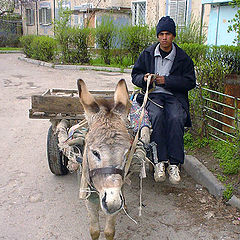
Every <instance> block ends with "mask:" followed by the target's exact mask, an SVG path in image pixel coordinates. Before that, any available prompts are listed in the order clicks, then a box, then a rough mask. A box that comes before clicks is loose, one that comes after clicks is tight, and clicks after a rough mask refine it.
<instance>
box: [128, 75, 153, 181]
mask: <svg viewBox="0 0 240 240" xmlns="http://www.w3.org/2000/svg"><path fill="white" fill-rule="evenodd" d="M150 82H151V75H150V76H148V78H147V89H146V93H145V95H144V99H143V104H142V111H141V115H140V119H139V123H138V130H137V133H136V136H135V138H134V141H133V144H132V147H131V150H130V153H129V155H128V159H127V162H126V165H125V174H124V178H126V176H127V174H128V171H129V168H130V165H131V162H132V158H133V155H134V152H135V150H136V146H137V142H138V139H139V133H140V126H141V123H142V120H143V116H144V112H145V106H146V103H147V99H148V93H149V91H148V89H149V85H150Z"/></svg>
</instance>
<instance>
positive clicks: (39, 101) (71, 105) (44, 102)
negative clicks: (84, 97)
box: [31, 95, 84, 114]
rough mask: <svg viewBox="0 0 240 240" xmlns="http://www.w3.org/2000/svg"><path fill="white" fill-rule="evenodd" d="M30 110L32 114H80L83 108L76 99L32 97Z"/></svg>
mask: <svg viewBox="0 0 240 240" xmlns="http://www.w3.org/2000/svg"><path fill="white" fill-rule="evenodd" d="M31 99H32V110H33V111H34V112H37V111H38V112H47V113H56V114H57V113H68V114H73V113H81V114H83V112H84V111H83V107H82V105H81V104H80V102H79V98H77V97H64V96H62V97H60V96H39V95H33V96H32V98H31Z"/></svg>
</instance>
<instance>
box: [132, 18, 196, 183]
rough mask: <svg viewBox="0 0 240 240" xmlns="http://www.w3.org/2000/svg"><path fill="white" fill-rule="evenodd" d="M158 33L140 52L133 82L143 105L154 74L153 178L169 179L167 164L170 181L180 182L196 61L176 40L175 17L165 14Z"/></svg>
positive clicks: (151, 115) (150, 103)
mask: <svg viewBox="0 0 240 240" xmlns="http://www.w3.org/2000/svg"><path fill="white" fill-rule="evenodd" d="M156 33H157V38H158V43H155V44H153V45H151V46H150V47H148V48H146V49H145V50H144V51H143V52H142V53H141V54H140V56H139V58H138V60H137V61H136V63H135V65H134V67H133V70H132V82H133V84H134V85H136V86H138V87H140V88H141V89H142V93H139V94H138V96H137V102H138V103H139V104H142V102H143V97H144V91H145V90H146V86H147V82H146V81H147V78H148V76H149V75H151V76H154V77H152V78H151V83H150V89H151V91H150V94H149V98H150V100H148V101H147V104H146V109H147V111H148V114H149V118H150V121H151V123H152V130H153V131H152V134H151V142H155V143H156V144H157V162H156V165H155V172H154V178H155V181H157V182H162V181H164V180H165V179H166V173H165V166H167V165H166V163H168V167H167V171H168V174H169V180H170V182H171V183H173V184H178V183H179V182H180V180H181V178H180V173H179V172H180V171H179V165H180V164H183V163H184V142H183V135H184V127H190V126H191V119H190V114H189V101H188V91H189V90H191V89H193V88H194V87H195V86H196V78H195V72H194V65H193V61H192V60H191V58H190V57H189V56H188V55H187V54H186V53H185V52H184V51H183V50H182V49H181V48H180V47H178V45H177V44H175V43H173V40H174V38H175V36H176V26H175V23H174V21H173V19H172V18H170V17H169V16H166V17H162V18H161V19H160V20H159V22H158V24H157V27H156ZM156 75H157V76H156ZM159 105H161V106H163V108H161V107H159Z"/></svg>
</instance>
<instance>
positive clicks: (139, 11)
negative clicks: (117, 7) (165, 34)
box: [132, 2, 146, 25]
mask: <svg viewBox="0 0 240 240" xmlns="http://www.w3.org/2000/svg"><path fill="white" fill-rule="evenodd" d="M145 23H146V2H132V24H133V25H144V24H145Z"/></svg>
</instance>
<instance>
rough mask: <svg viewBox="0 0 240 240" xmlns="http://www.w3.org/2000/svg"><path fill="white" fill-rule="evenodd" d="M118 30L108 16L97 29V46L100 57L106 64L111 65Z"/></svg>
mask: <svg viewBox="0 0 240 240" xmlns="http://www.w3.org/2000/svg"><path fill="white" fill-rule="evenodd" d="M115 36H116V28H115V26H114V23H113V20H112V19H111V18H110V17H109V16H107V17H103V18H102V19H101V23H100V24H98V25H97V27H96V29H95V38H96V44H97V46H98V48H99V49H100V55H101V57H102V58H103V60H104V63H105V64H108V65H110V63H111V49H113V46H114V40H115Z"/></svg>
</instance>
